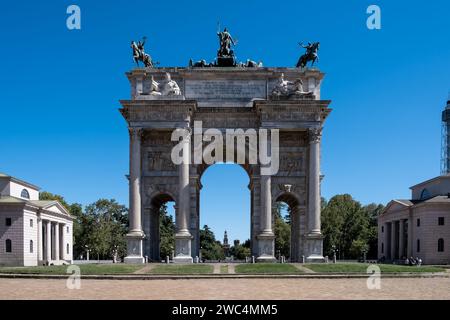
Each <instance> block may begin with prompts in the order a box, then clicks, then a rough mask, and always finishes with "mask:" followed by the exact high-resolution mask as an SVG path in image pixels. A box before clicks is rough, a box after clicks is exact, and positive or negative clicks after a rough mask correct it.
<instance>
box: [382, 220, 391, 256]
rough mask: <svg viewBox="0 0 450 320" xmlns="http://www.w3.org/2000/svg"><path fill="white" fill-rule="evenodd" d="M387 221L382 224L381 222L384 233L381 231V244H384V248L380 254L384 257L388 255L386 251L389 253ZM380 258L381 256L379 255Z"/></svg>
mask: <svg viewBox="0 0 450 320" xmlns="http://www.w3.org/2000/svg"><path fill="white" fill-rule="evenodd" d="M388 225H389V224H388V223H387V222H385V223H384V224H383V228H384V233H383V246H384V248H383V249H384V250H383V252H382V253H381V254H382V256H384V258H385V259H389V257H388V253H389V249H388V248H389V237H388V234H389V227H388ZM380 258H381V257H380Z"/></svg>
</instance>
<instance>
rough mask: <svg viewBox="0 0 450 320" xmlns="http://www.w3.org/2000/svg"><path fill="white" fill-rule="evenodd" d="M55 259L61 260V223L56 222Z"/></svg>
mask: <svg viewBox="0 0 450 320" xmlns="http://www.w3.org/2000/svg"><path fill="white" fill-rule="evenodd" d="M54 231H55V248H54V252H55V260H56V261H59V223H55V230H54Z"/></svg>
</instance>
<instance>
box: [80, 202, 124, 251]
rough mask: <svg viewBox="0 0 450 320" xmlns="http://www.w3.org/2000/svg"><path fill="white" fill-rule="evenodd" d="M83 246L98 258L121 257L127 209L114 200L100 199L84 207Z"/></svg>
mask: <svg viewBox="0 0 450 320" xmlns="http://www.w3.org/2000/svg"><path fill="white" fill-rule="evenodd" d="M83 226H84V228H83V237H84V238H85V239H86V242H85V245H87V246H88V247H89V250H91V252H92V253H93V254H96V255H97V257H98V258H103V259H105V258H111V257H114V256H120V257H123V256H124V255H125V254H126V241H125V235H126V233H127V226H128V209H127V208H126V207H125V206H123V205H120V204H118V203H117V202H116V201H115V200H114V199H111V200H107V199H100V200H98V201H96V202H94V203H92V204H90V205H88V206H87V207H86V210H85V215H84V217H83Z"/></svg>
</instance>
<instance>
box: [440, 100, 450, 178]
mask: <svg viewBox="0 0 450 320" xmlns="http://www.w3.org/2000/svg"><path fill="white" fill-rule="evenodd" d="M449 173H450V94H449V97H448V100H447V106H446V108H445V110H444V111H442V137H441V175H445V174H449Z"/></svg>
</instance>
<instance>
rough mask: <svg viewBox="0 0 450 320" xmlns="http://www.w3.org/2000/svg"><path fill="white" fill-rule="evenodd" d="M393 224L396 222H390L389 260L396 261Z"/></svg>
mask: <svg viewBox="0 0 450 320" xmlns="http://www.w3.org/2000/svg"><path fill="white" fill-rule="evenodd" d="M395 222H396V221H392V222H391V260H395V259H396V257H395V256H396V255H395V248H396V246H397V244H396V242H397V240H396V237H395V233H396V232H395Z"/></svg>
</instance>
